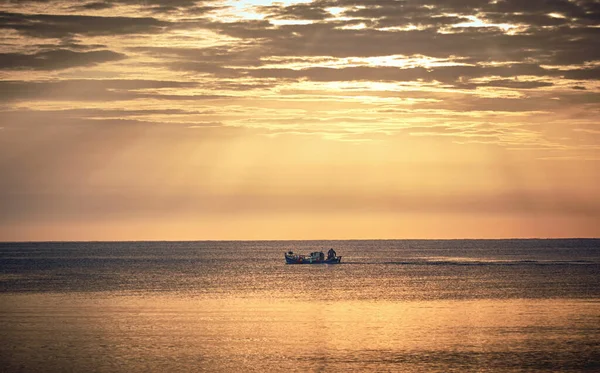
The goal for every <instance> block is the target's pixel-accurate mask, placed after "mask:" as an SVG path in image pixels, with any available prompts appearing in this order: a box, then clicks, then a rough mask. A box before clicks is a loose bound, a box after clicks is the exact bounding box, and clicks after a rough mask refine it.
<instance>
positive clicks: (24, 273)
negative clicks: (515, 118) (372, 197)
mask: <svg viewBox="0 0 600 373" xmlns="http://www.w3.org/2000/svg"><path fill="white" fill-rule="evenodd" d="M329 248H334V249H335V250H336V252H337V254H338V256H342V263H341V264H318V265H315V264H313V265H288V264H285V260H284V253H285V252H287V251H294V252H297V253H303V254H308V253H310V252H311V251H320V250H323V251H324V252H327V250H328V249H329ZM582 371H590V372H591V371H596V372H598V371H600V239H529V240H351V241H194V242H35V243H34V242H31V243H0V372H168V373H174V372H582Z"/></svg>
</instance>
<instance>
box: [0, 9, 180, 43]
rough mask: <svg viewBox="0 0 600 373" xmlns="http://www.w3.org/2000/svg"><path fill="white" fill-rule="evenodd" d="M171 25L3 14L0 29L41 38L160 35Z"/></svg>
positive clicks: (131, 19)
mask: <svg viewBox="0 0 600 373" xmlns="http://www.w3.org/2000/svg"><path fill="white" fill-rule="evenodd" d="M169 24H170V23H169V22H166V21H160V20H157V19H155V18H150V17H145V18H142V17H98V16H82V15H58V14H22V13H9V12H0V29H5V30H10V29H12V30H15V31H17V32H19V33H21V34H23V35H27V36H33V37H38V38H64V37H72V36H76V35H87V36H99V35H127V34H147V33H158V32H161V31H163V30H164V29H165V28H166V27H167V26H169Z"/></svg>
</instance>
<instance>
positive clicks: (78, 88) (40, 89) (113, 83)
mask: <svg viewBox="0 0 600 373" xmlns="http://www.w3.org/2000/svg"><path fill="white" fill-rule="evenodd" d="M195 86H196V84H195V83H188V82H174V81H157V80H91V79H76V80H61V81H42V82H25V81H0V99H2V100H4V101H14V100H54V101H69V100H76V101H118V100H134V99H139V98H156V99H166V100H200V99H214V98H219V97H221V96H216V95H169V94H160V93H155V92H152V91H151V90H156V89H163V88H190V87H195ZM145 90H146V91H145Z"/></svg>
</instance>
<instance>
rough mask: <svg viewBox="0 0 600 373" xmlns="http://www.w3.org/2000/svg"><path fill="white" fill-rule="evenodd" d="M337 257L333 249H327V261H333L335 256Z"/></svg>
mask: <svg viewBox="0 0 600 373" xmlns="http://www.w3.org/2000/svg"><path fill="white" fill-rule="evenodd" d="M336 255H337V253H336V252H335V250H334V249H333V247H332V248H331V249H329V251H328V252H327V259H328V260H329V259H333V258H335V256H336Z"/></svg>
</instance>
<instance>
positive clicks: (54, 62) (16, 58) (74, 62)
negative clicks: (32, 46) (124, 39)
mask: <svg viewBox="0 0 600 373" xmlns="http://www.w3.org/2000/svg"><path fill="white" fill-rule="evenodd" d="M124 58H126V56H125V55H124V54H122V53H117V52H113V51H109V50H99V51H90V52H75V51H71V50H68V49H55V50H50V51H44V52H38V53H32V54H24V53H0V69H2V70H62V69H68V68H72V67H79V66H92V65H96V64H99V63H103V62H111V61H118V60H122V59H124Z"/></svg>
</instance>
